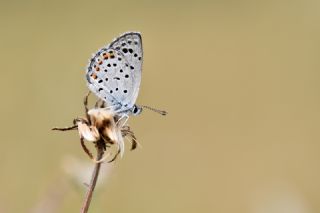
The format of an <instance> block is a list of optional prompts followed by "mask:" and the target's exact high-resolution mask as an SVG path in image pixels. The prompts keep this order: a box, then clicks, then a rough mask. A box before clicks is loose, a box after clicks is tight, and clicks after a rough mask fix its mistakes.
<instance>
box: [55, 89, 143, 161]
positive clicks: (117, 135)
mask: <svg viewBox="0 0 320 213" xmlns="http://www.w3.org/2000/svg"><path fill="white" fill-rule="evenodd" d="M89 95H90V92H89V93H88V94H87V95H86V96H85V98H84V107H85V114H86V117H85V118H76V119H74V121H73V123H74V125H73V126H71V127H66V128H53V129H52V130H59V131H68V130H75V129H78V132H79V135H80V142H81V146H82V148H83V150H84V151H85V153H87V155H88V156H89V157H90V158H91V159H92V160H93V161H94V162H96V163H99V162H102V161H104V160H106V159H108V158H110V157H111V159H110V160H108V162H112V161H114V160H115V159H116V158H117V156H118V155H119V154H120V155H121V156H122V155H123V152H124V138H125V137H129V138H130V139H131V140H130V141H131V143H132V145H131V150H133V149H135V148H136V147H137V141H136V137H135V136H134V133H133V132H132V131H131V130H130V127H129V126H124V125H123V124H122V123H121V122H118V121H119V116H118V115H116V114H114V113H113V112H112V111H110V110H107V109H106V108H104V104H103V103H102V104H101V105H100V106H99V101H98V102H97V103H96V106H95V108H93V109H90V110H89V109H88V97H89ZM85 140H86V141H89V142H93V143H94V144H95V146H96V147H97V146H98V145H101V144H102V146H103V150H104V151H106V150H107V147H111V146H113V145H116V146H117V152H116V153H115V154H113V157H112V154H111V153H110V152H107V153H104V156H103V158H102V159H101V160H96V159H97V158H95V157H94V156H93V154H92V153H91V152H90V150H89V149H88V148H87V146H86V145H85Z"/></svg>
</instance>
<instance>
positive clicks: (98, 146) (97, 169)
mask: <svg viewBox="0 0 320 213" xmlns="http://www.w3.org/2000/svg"><path fill="white" fill-rule="evenodd" d="M96 149H97V159H96V160H97V161H99V160H101V159H102V156H103V154H104V141H102V140H100V141H97V144H96ZM100 167H101V163H96V164H95V166H94V170H93V173H92V176H91V181H90V185H89V186H88V191H87V193H86V197H85V199H84V202H83V205H82V208H81V211H80V212H81V213H87V212H88V209H89V207H90V203H91V199H92V195H93V191H94V188H95V187H96V183H97V180H98V176H99V172H100Z"/></svg>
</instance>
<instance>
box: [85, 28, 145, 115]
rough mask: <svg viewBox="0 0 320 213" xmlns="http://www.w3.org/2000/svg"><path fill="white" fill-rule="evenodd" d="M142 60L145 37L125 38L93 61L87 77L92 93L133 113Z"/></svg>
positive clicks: (119, 108)
mask: <svg viewBox="0 0 320 213" xmlns="http://www.w3.org/2000/svg"><path fill="white" fill-rule="evenodd" d="M142 59H143V52H142V41H141V35H140V34H139V33H135V32H129V33H125V34H123V35H122V36H120V37H118V38H117V39H115V40H114V41H113V42H112V43H111V44H110V45H109V46H107V47H106V48H102V49H100V50H99V51H98V52H97V53H96V54H95V55H94V57H93V58H92V59H91V60H90V64H89V66H88V69H87V76H86V77H87V82H88V86H89V88H90V90H91V91H92V92H93V93H95V94H96V95H97V96H98V97H99V98H100V99H102V100H104V101H105V102H106V103H107V105H108V106H116V108H117V110H118V111H125V110H128V109H131V108H132V107H133V105H134V104H135V101H136V99H137V96H138V92H139V87H140V82H141V68H142Z"/></svg>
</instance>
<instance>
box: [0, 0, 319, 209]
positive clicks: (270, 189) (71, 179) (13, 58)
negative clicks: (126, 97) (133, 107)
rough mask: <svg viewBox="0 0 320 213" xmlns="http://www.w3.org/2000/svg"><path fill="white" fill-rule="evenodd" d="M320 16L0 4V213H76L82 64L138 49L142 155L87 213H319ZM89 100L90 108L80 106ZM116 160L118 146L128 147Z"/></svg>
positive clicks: (243, 8)
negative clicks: (135, 37) (118, 47)
mask: <svg viewBox="0 0 320 213" xmlns="http://www.w3.org/2000/svg"><path fill="white" fill-rule="evenodd" d="M319 11H320V2H319V1H316V0H306V1H302V0H301V1H289V0H280V1H272V0H271V1H250V0H242V1H232V0H227V1H222V0H217V1H200V0H199V1H167V0H163V1H109V0H103V1H61V0H58V1H39V0H33V1H32V0H31V1H1V2H0V25H1V30H0V31H1V33H0V57H1V60H0V64H1V71H0V72H1V84H0V94H1V104H0V112H1V124H0V129H1V130H0V131H1V151H0V153H1V154H0V169H1V175H0V188H1V190H0V212H4V213H6V212H49V213H50V212H78V211H79V209H80V207H81V204H82V201H83V198H84V192H85V186H84V185H83V184H82V183H83V182H87V179H88V178H89V176H90V169H91V168H92V166H93V165H92V164H91V162H90V160H89V159H88V157H87V156H86V155H85V154H84V152H83V151H82V149H81V147H80V144H79V139H78V133H77V132H76V131H73V132H66V133H60V132H52V131H51V130H50V129H51V128H52V127H54V126H68V125H69V124H71V123H72V120H73V118H75V117H77V116H82V115H83V106H82V99H83V96H84V95H85V93H86V92H87V87H86V83H85V80H84V79H85V77H84V73H85V68H86V66H87V62H88V60H89V58H90V57H91V54H92V53H94V52H95V51H96V50H98V49H99V48H100V47H102V46H104V45H105V44H107V43H109V42H110V41H112V39H113V38H115V37H116V36H118V35H119V34H121V33H123V32H126V31H131V30H134V31H140V32H141V33H142V35H143V45H144V65H143V78H142V85H141V90H140V94H139V98H138V103H140V104H144V105H150V106H154V107H157V108H160V109H165V110H167V111H168V112H169V115H168V116H167V117H162V116H159V115H158V114H156V113H152V112H150V111H145V112H144V113H143V114H142V115H140V116H138V117H132V118H130V121H129V124H130V126H131V127H132V129H133V130H134V131H135V134H136V136H137V137H138V140H139V142H140V144H141V146H142V148H139V149H138V150H137V151H134V152H130V151H128V149H127V151H126V153H125V156H124V158H123V159H121V160H118V161H117V162H116V163H114V164H112V165H104V168H103V171H104V174H103V175H101V179H100V180H99V181H100V182H99V183H100V184H99V186H98V187H97V191H96V193H95V196H94V198H93V202H92V206H91V212H140V213H141V212H146V213H149V212H153V213H157V212H159V213H160V212H161V213H162V212H183V213H189V212H190V213H193V212H208V213H209V212H210V213H211V212H226V213H229V212H232V213H233V212H237V213H240V212H241V213H242V212H245V213H315V212H320V181H319V180H320V167H319V164H320V155H319V152H320V143H319V139H320V132H319V128H320V123H319V120H320V85H319V80H320V79H319V77H320V72H319V70H320V60H319V57H320V25H319V23H320V13H319ZM93 101H94V99H91V103H92V102H93ZM127 147H128V146H127Z"/></svg>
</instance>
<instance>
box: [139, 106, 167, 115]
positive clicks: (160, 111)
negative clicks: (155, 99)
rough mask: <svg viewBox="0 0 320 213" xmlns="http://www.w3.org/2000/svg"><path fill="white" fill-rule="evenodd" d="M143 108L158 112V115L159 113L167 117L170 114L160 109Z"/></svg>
mask: <svg viewBox="0 0 320 213" xmlns="http://www.w3.org/2000/svg"><path fill="white" fill-rule="evenodd" d="M141 107H142V108H144V109H148V110H151V111H154V112H157V113H159V114H160V115H167V114H168V113H167V112H166V111H163V110H159V109H155V108H152V107H149V106H141Z"/></svg>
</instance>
